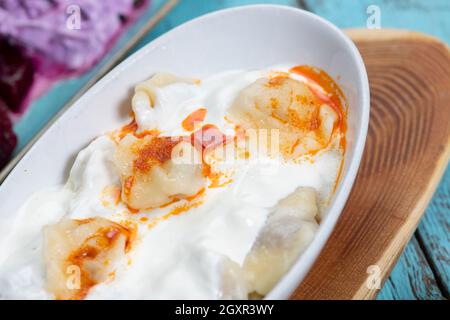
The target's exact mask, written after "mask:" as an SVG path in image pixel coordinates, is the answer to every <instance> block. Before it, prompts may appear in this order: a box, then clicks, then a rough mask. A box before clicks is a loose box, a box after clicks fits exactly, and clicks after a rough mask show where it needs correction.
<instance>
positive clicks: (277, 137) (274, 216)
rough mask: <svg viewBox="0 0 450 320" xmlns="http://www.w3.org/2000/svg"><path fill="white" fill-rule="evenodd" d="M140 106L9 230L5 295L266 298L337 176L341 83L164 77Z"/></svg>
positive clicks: (323, 207)
mask: <svg viewBox="0 0 450 320" xmlns="http://www.w3.org/2000/svg"><path fill="white" fill-rule="evenodd" d="M130 104H131V110H132V117H131V119H129V122H128V124H125V123H124V125H123V127H121V128H117V129H115V130H113V131H111V132H108V133H106V134H103V135H101V136H99V137H98V138H96V139H95V140H94V141H92V142H91V143H90V144H89V146H87V147H86V148H85V149H84V150H82V151H81V152H80V153H79V154H78V156H77V158H76V160H75V163H74V164H73V166H72V170H71V172H70V175H69V178H68V181H67V182H66V184H65V185H64V186H59V187H55V188H50V189H48V190H43V191H40V192H38V193H36V194H35V195H32V196H31V197H30V198H29V199H28V200H27V201H26V202H25V203H24V205H23V206H22V208H21V209H20V210H19V212H18V213H17V214H16V216H15V223H14V225H13V226H12V228H11V229H10V230H9V231H8V232H7V233H5V234H0V250H2V252H3V258H2V259H3V260H2V259H0V298H6V299H9V298H35V299H254V298H263V297H265V296H266V295H267V294H269V293H270V291H271V290H272V289H273V288H274V286H276V284H277V283H278V282H279V281H280V280H281V279H282V277H283V275H285V274H286V273H287V272H289V270H290V269H291V268H292V267H293V265H294V264H295V263H296V261H298V259H299V258H300V257H301V255H302V253H303V252H305V250H307V248H308V246H309V244H310V243H311V241H313V239H314V236H315V234H316V232H317V230H318V228H320V222H321V221H322V220H323V219H324V218H325V217H326V214H327V208H328V205H329V203H330V201H331V199H332V196H333V193H334V190H335V188H336V185H337V183H338V181H339V175H340V170H341V168H342V164H343V159H344V154H345V146H346V144H345V134H346V106H345V99H344V96H343V95H342V92H341V91H340V89H339V87H338V85H337V84H336V83H335V82H334V80H332V79H331V77H329V76H328V75H327V74H326V73H325V72H324V71H322V70H320V69H317V68H313V67H310V66H296V67H285V66H278V67H277V66H276V67H270V68H267V69H261V70H253V71H241V70H237V71H226V72H223V73H219V74H216V75H213V76H210V77H207V78H203V79H196V78H190V77H185V76H176V75H172V74H169V73H157V74H155V75H154V76H153V77H151V78H150V79H148V80H145V81H143V82H141V83H139V84H137V85H136V87H135V91H134V94H133V97H132V98H131V103H130ZM43 183H44V182H43ZM68 270H69V271H68ZM77 277H78V278H77ZM74 284H75V285H74ZM77 284H78V286H77Z"/></svg>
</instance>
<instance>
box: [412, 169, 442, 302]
mask: <svg viewBox="0 0 450 320" xmlns="http://www.w3.org/2000/svg"><path fill="white" fill-rule="evenodd" d="M417 234H418V238H419V240H420V241H421V242H422V243H423V245H424V246H423V249H424V251H425V254H426V256H427V258H428V259H429V261H430V264H431V266H432V267H433V269H434V270H435V273H436V278H437V280H438V282H439V285H440V287H441V289H442V290H443V292H444V294H445V295H446V296H447V298H449V297H450V167H449V168H447V171H446V173H445V175H444V178H443V179H442V183H441V184H440V186H439V188H438V190H437V191H436V193H435V195H434V197H433V199H432V200H431V203H430V205H429V206H428V209H427V210H426V212H425V216H424V217H423V219H422V221H421V222H420V225H419V228H418V230H417Z"/></svg>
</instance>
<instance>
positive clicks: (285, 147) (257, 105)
mask: <svg viewBox="0 0 450 320" xmlns="http://www.w3.org/2000/svg"><path fill="white" fill-rule="evenodd" d="M228 118H230V119H231V120H232V121H234V122H237V123H239V124H240V125H242V126H243V127H245V128H251V129H269V130H278V133H279V143H280V151H281V153H282V154H283V155H284V156H285V157H287V158H291V157H298V156H300V155H303V154H305V153H308V152H312V151H317V150H319V149H322V148H324V147H326V146H327V145H328V143H329V142H330V139H331V135H332V133H333V129H334V126H335V124H336V122H337V120H338V115H337V113H336V112H335V111H334V110H333V108H331V107H330V106H328V105H327V104H324V103H323V102H322V101H321V100H320V99H319V98H318V97H317V96H316V95H315V94H314V93H313V92H312V91H311V90H310V89H309V88H308V86H307V85H306V84H305V83H303V82H300V81H298V80H294V79H291V78H288V77H276V78H272V79H269V78H261V79H258V80H257V81H255V82H254V83H253V84H251V85H250V86H248V87H247V88H245V89H244V90H242V91H241V93H240V94H239V95H238V97H237V98H236V99H235V101H234V102H233V104H232V106H231V107H230V108H229V110H228Z"/></svg>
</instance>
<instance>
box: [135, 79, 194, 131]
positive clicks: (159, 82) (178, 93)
mask: <svg viewBox="0 0 450 320" xmlns="http://www.w3.org/2000/svg"><path fill="white" fill-rule="evenodd" d="M197 83H198V81H197V80H194V79H188V78H181V77H177V76H175V75H173V74H170V73H157V74H155V75H154V76H153V77H152V78H150V79H149V80H146V81H143V82H141V83H139V84H138V85H136V87H135V89H134V95H133V98H132V100H131V106H132V109H133V113H134V114H135V115H136V117H135V119H136V122H137V124H138V127H139V130H144V131H145V130H154V129H157V130H160V131H165V130H171V129H173V128H172V124H171V123H172V122H173V121H171V120H173V118H174V117H176V115H177V113H180V112H182V110H181V109H182V106H183V101H185V100H186V99H188V98H189V97H192V96H193V94H194V93H195V92H196V90H198V86H197Z"/></svg>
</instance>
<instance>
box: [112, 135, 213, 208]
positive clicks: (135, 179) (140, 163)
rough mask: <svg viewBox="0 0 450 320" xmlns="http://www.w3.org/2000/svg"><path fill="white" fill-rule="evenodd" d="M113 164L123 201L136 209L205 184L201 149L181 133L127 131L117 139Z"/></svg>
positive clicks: (186, 194)
mask: <svg viewBox="0 0 450 320" xmlns="http://www.w3.org/2000/svg"><path fill="white" fill-rule="evenodd" d="M115 164H116V167H117V168H118V171H119V173H120V177H121V182H122V201H124V203H125V204H127V205H128V207H130V208H132V209H135V210H140V209H151V208H157V207H160V206H163V205H166V204H169V203H171V202H173V201H176V200H179V199H183V198H188V197H190V196H194V195H196V194H197V193H199V192H200V191H201V190H202V189H203V188H204V187H205V184H206V178H205V176H204V175H203V165H202V155H201V152H200V151H198V150H197V149H196V148H195V147H194V146H192V144H191V143H190V142H188V141H184V140H182V139H181V138H180V137H156V136H152V135H147V136H144V137H143V138H141V139H138V138H136V137H135V136H134V135H127V136H126V137H125V138H124V139H122V140H121V141H120V142H119V145H118V147H117V150H116V154H115Z"/></svg>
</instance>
